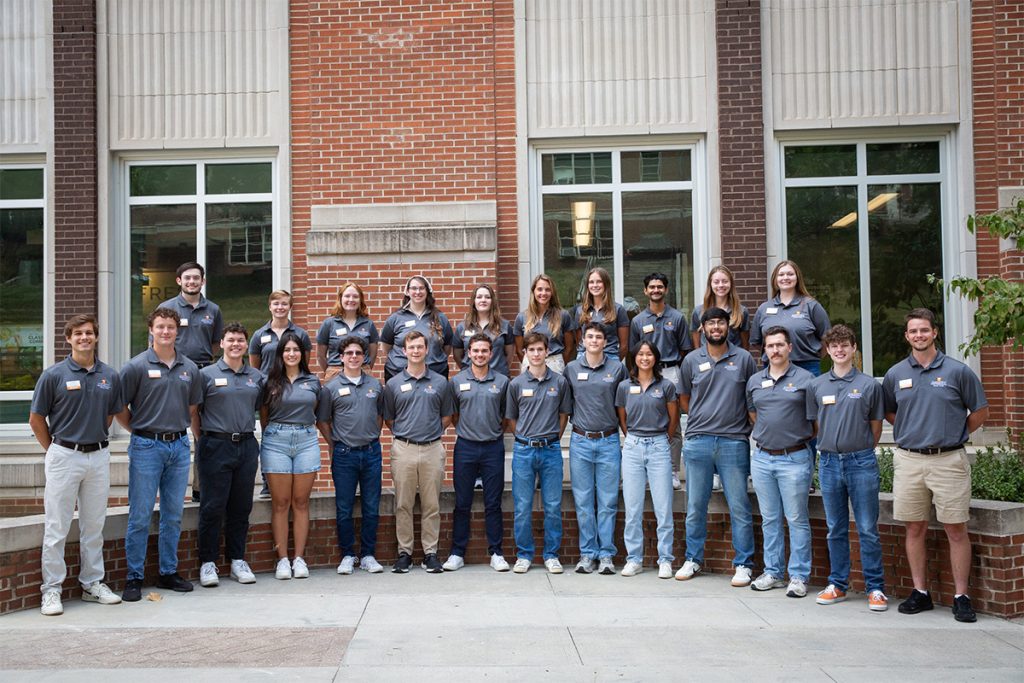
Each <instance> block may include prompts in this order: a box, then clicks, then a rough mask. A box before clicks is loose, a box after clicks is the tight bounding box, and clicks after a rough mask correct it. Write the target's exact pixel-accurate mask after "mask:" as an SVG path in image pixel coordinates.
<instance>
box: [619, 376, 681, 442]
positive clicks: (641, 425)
mask: <svg viewBox="0 0 1024 683" xmlns="http://www.w3.org/2000/svg"><path fill="white" fill-rule="evenodd" d="M675 400H676V387H675V385H674V384H672V382H670V381H669V380H667V379H665V378H664V377H662V378H661V379H660V380H658V381H656V382H651V383H650V384H649V385H647V389H646V390H644V389H643V387H641V386H640V383H639V382H634V381H633V380H631V379H625V380H622V381H621V382H619V386H618V388H617V389H616V391H615V406H616V407H617V408H625V409H626V433H627V434H629V435H630V436H665V435H667V434H668V404H669V403H671V402H672V401H675Z"/></svg>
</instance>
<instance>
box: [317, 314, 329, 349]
mask: <svg viewBox="0 0 1024 683" xmlns="http://www.w3.org/2000/svg"><path fill="white" fill-rule="evenodd" d="M330 322H331V318H327V319H326V320H324V321H323V322H322V323H320V329H318V330H317V331H316V343H317V344H319V345H320V346H327V344H329V343H330V341H331V331H330V329H329V328H328V324H329V323H330Z"/></svg>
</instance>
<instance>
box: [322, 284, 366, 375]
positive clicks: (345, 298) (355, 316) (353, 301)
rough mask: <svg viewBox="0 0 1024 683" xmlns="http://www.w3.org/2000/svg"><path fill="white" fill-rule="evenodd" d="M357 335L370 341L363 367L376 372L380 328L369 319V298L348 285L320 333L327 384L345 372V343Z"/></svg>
mask: <svg viewBox="0 0 1024 683" xmlns="http://www.w3.org/2000/svg"><path fill="white" fill-rule="evenodd" d="M349 336H355V337H359V338H360V339H362V340H363V341H364V342H366V344H367V346H366V352H365V353H364V354H363V365H365V366H366V369H367V370H372V369H373V364H374V363H375V362H376V360H377V342H378V340H379V335H378V333H377V326H376V325H374V324H373V321H372V320H370V318H369V310H368V308H367V304H366V295H365V294H364V293H363V290H362V288H361V287H360V286H359V285H357V284H356V283H354V282H346V283H345V284H343V285H342V286H341V287H339V288H338V300H337V301H336V302H335V303H334V309H333V310H331V315H330V316H328V317H327V318H325V319H324V321H323V322H322V323H320V329H319V330H317V333H316V359H317V362H318V363H319V364H320V368H321V369H322V370H323V371H324V382H328V381H330V379H331V378H332V377H334V376H335V375H337V374H338V373H340V372H341V369H342V366H343V359H342V355H341V352H342V348H341V341H342V340H343V339H345V338H346V337H349Z"/></svg>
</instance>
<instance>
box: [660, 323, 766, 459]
mask: <svg viewBox="0 0 1024 683" xmlns="http://www.w3.org/2000/svg"><path fill="white" fill-rule="evenodd" d="M755 372H757V368H756V367H755V365H754V358H753V357H752V356H751V355H750V352H749V351H747V350H746V349H741V348H739V347H737V346H736V345H734V344H731V343H730V344H729V346H728V348H727V349H726V351H725V353H724V354H722V357H721V358H719V359H718V360H717V361H716V360H715V359H714V358H712V356H711V354H710V353H708V347H707V346H706V345H705V346H702V347H700V348H699V349H697V350H696V351H694V352H693V353H691V354H689V355H687V356H686V358H684V359H683V365H682V367H681V368H680V370H679V380H680V385H681V386H680V389H679V393H680V395H682V396H689V397H690V410H689V412H688V413H687V415H686V436H699V435H707V436H720V437H723V438H726V439H742V440H746V439H747V438H748V437H749V436H750V420H748V419H747V380H749V379H750V378H751V377H752V376H753V375H754V373H755Z"/></svg>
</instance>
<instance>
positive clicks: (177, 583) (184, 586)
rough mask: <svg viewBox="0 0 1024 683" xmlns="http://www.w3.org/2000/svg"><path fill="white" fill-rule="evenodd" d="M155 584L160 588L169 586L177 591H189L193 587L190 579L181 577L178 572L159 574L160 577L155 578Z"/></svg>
mask: <svg viewBox="0 0 1024 683" xmlns="http://www.w3.org/2000/svg"><path fill="white" fill-rule="evenodd" d="M156 585H157V586H159V587H160V588H170V589H171V590H172V591H175V592H178V593H191V592H192V589H193V588H195V586H193V585H192V582H191V581H186V580H185V579H183V578H182V577H181V574H179V573H178V572H174V573H173V574H161V575H160V578H159V579H157V580H156Z"/></svg>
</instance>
